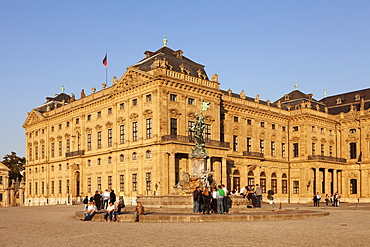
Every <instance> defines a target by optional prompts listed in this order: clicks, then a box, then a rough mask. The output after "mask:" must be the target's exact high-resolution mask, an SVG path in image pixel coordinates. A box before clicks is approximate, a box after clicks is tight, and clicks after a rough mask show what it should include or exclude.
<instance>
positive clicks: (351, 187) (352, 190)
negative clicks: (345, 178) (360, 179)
mask: <svg viewBox="0 0 370 247" xmlns="http://www.w3.org/2000/svg"><path fill="white" fill-rule="evenodd" d="M349 191H350V194H357V179H351V180H350V181H349Z"/></svg>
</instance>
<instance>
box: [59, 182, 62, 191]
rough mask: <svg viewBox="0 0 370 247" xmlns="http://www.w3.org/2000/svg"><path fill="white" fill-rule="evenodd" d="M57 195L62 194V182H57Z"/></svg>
mask: <svg viewBox="0 0 370 247" xmlns="http://www.w3.org/2000/svg"><path fill="white" fill-rule="evenodd" d="M59 194H62V180H59Z"/></svg>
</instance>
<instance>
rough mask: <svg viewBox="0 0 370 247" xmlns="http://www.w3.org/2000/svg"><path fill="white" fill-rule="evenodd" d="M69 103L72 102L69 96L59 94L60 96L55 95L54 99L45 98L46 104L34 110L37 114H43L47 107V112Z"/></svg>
mask: <svg viewBox="0 0 370 247" xmlns="http://www.w3.org/2000/svg"><path fill="white" fill-rule="evenodd" d="M71 101H72V97H71V96H69V95H68V94H65V93H61V94H57V95H55V97H46V102H45V103H44V104H43V105H41V106H39V107H36V109H37V110H38V111H39V112H41V113H43V112H46V111H47V108H48V107H49V110H53V109H55V108H58V107H60V106H62V105H64V104H67V103H70V102H71Z"/></svg>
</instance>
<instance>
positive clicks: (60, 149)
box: [59, 141, 62, 156]
mask: <svg viewBox="0 0 370 247" xmlns="http://www.w3.org/2000/svg"><path fill="white" fill-rule="evenodd" d="M59 156H62V141H59Z"/></svg>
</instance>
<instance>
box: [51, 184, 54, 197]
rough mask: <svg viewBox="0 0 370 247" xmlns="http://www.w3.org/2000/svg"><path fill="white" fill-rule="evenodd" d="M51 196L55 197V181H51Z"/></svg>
mask: <svg viewBox="0 0 370 247" xmlns="http://www.w3.org/2000/svg"><path fill="white" fill-rule="evenodd" d="M51 194H52V195H54V181H51Z"/></svg>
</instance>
